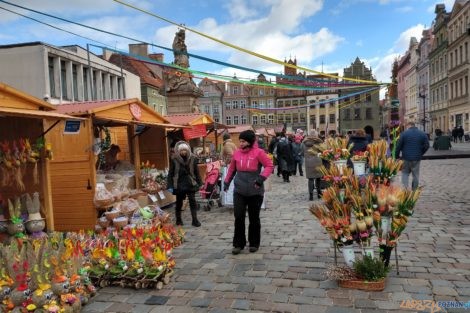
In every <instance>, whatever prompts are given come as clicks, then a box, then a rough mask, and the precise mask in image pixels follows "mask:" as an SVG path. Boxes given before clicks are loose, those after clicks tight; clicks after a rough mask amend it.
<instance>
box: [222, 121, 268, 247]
mask: <svg viewBox="0 0 470 313" xmlns="http://www.w3.org/2000/svg"><path fill="white" fill-rule="evenodd" d="M239 139H240V148H239V149H238V150H237V151H235V153H234V155H233V158H232V162H231V163H230V166H229V168H228V172H227V176H226V178H225V181H224V191H227V190H228V188H229V186H230V183H231V181H232V180H234V187H235V188H234V191H233V207H234V216H235V231H234V235H233V249H232V253H233V254H239V253H240V252H241V250H243V249H244V248H245V246H246V237H245V216H246V211H247V210H248V219H249V226H248V242H249V244H250V249H249V250H250V252H256V251H258V248H259V246H260V241H261V221H260V217H259V216H260V210H261V205H262V204H263V199H264V181H265V180H266V179H267V178H268V177H269V175H271V173H272V172H273V163H272V161H271V159H270V158H269V157H268V155H267V154H266V153H265V152H264V151H263V150H262V149H260V148H258V147H257V145H255V141H256V135H255V132H254V131H252V130H245V131H243V132H241V133H240V135H239ZM261 169H262V171H261Z"/></svg>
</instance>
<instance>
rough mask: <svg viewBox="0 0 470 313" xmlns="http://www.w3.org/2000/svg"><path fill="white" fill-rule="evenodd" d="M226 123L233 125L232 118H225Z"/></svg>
mask: <svg viewBox="0 0 470 313" xmlns="http://www.w3.org/2000/svg"><path fill="white" fill-rule="evenodd" d="M225 122H226V124H227V125H232V117H231V116H227V117H226V118H225Z"/></svg>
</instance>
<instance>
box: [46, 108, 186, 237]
mask: <svg viewBox="0 0 470 313" xmlns="http://www.w3.org/2000/svg"><path fill="white" fill-rule="evenodd" d="M58 111H59V112H61V113H66V114H70V115H73V116H79V117H82V118H84V121H82V123H81V125H80V127H79V129H78V131H75V132H74V133H72V134H67V133H64V131H63V130H64V127H65V125H60V127H56V128H55V129H54V130H53V131H51V132H50V133H49V134H48V137H49V138H48V139H49V140H50V141H51V142H52V143H53V145H54V147H55V149H56V151H57V154H58V155H59V156H58V157H57V158H55V159H54V160H53V161H52V162H51V164H50V166H51V172H52V173H53V174H52V175H51V190H52V193H53V194H54V198H53V205H54V224H55V229H56V230H62V231H65V230H67V231H73V230H80V229H93V227H94V225H95V223H96V217H97V212H96V209H95V207H94V204H93V198H94V194H95V187H96V182H97V177H96V174H97V170H96V163H97V145H98V147H99V146H100V145H101V143H103V142H106V138H105V134H106V133H107V132H109V134H110V135H111V134H112V135H111V136H110V137H111V140H110V142H108V144H110V143H113V144H117V145H119V147H120V149H121V152H123V153H121V155H120V158H121V159H125V160H126V161H128V163H130V164H131V165H133V170H134V171H135V175H134V177H135V182H134V186H137V187H139V186H140V164H141V161H146V160H149V161H151V162H153V163H154V164H155V165H156V167H157V168H161V169H165V168H167V167H168V160H169V157H168V148H167V143H166V133H165V132H166V128H175V127H181V126H180V125H173V124H170V123H169V122H168V120H167V119H165V118H164V117H162V116H161V115H160V114H158V113H157V112H155V111H154V110H152V109H151V108H149V107H148V106H147V105H146V104H145V103H143V102H141V101H140V100H138V99H126V100H112V101H94V102H80V103H71V104H64V105H60V106H58ZM103 131H104V132H103ZM97 142H98V144H97Z"/></svg>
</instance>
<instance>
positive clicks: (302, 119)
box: [300, 113, 305, 123]
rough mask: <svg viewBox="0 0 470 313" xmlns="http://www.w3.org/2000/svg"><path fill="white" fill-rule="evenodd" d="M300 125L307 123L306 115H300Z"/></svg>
mask: <svg viewBox="0 0 470 313" xmlns="http://www.w3.org/2000/svg"><path fill="white" fill-rule="evenodd" d="M300 123H305V113H300Z"/></svg>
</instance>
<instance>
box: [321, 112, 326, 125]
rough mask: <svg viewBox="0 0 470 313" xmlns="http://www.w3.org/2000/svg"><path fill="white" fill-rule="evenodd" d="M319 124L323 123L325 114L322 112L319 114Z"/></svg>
mask: <svg viewBox="0 0 470 313" xmlns="http://www.w3.org/2000/svg"><path fill="white" fill-rule="evenodd" d="M320 124H325V115H324V114H321V115H320Z"/></svg>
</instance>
